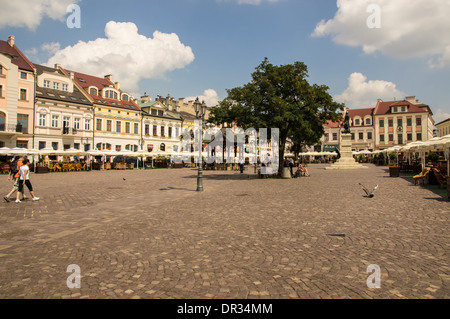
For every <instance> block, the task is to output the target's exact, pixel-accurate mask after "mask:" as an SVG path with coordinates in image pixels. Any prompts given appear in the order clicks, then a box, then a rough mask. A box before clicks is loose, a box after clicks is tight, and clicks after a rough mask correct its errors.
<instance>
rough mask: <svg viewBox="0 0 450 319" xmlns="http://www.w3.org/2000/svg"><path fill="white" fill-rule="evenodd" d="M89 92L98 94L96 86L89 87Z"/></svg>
mask: <svg viewBox="0 0 450 319" xmlns="http://www.w3.org/2000/svg"><path fill="white" fill-rule="evenodd" d="M89 94H92V95H98V90H97V89H96V88H90V89H89Z"/></svg>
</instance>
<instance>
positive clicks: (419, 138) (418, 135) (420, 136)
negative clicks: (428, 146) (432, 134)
mask: <svg viewBox="0 0 450 319" xmlns="http://www.w3.org/2000/svg"><path fill="white" fill-rule="evenodd" d="M417 140H418V141H421V140H422V133H417Z"/></svg>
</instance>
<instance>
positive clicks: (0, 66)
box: [0, 65, 3, 74]
mask: <svg viewBox="0 0 450 319" xmlns="http://www.w3.org/2000/svg"><path fill="white" fill-rule="evenodd" d="M0 74H3V66H2V65H0Z"/></svg>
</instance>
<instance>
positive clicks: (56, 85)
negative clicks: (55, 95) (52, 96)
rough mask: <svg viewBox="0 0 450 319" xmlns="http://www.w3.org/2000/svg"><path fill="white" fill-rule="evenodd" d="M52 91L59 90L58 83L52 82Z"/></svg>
mask: <svg viewBox="0 0 450 319" xmlns="http://www.w3.org/2000/svg"><path fill="white" fill-rule="evenodd" d="M53 89H54V90H59V83H58V82H53Z"/></svg>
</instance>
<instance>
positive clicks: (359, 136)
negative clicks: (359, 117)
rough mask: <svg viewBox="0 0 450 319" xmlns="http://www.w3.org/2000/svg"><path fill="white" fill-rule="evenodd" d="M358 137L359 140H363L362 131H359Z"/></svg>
mask: <svg viewBox="0 0 450 319" xmlns="http://www.w3.org/2000/svg"><path fill="white" fill-rule="evenodd" d="M358 138H359V139H360V140H363V139H364V133H363V132H359V134H358Z"/></svg>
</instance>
